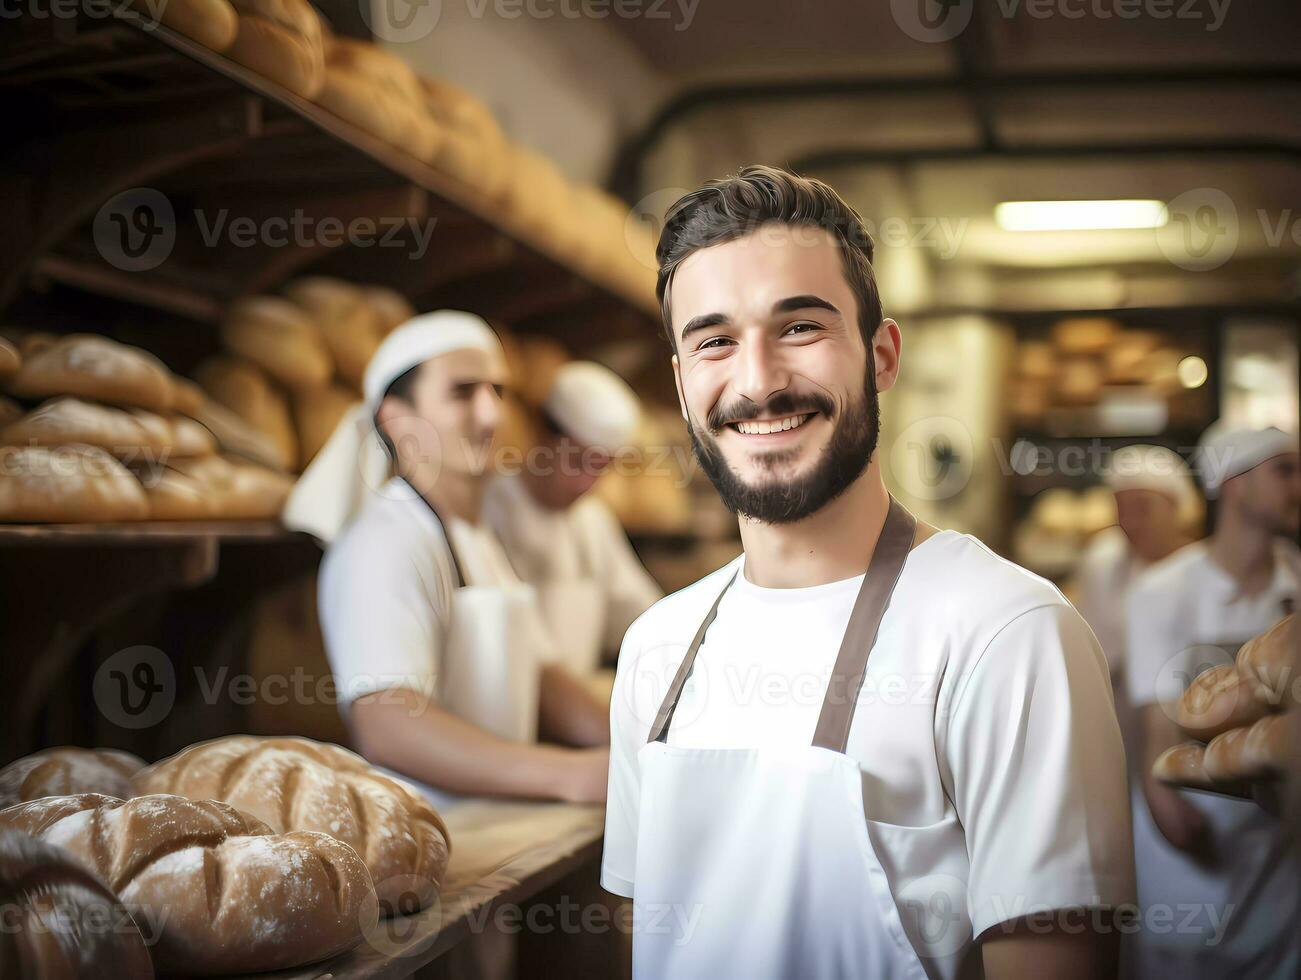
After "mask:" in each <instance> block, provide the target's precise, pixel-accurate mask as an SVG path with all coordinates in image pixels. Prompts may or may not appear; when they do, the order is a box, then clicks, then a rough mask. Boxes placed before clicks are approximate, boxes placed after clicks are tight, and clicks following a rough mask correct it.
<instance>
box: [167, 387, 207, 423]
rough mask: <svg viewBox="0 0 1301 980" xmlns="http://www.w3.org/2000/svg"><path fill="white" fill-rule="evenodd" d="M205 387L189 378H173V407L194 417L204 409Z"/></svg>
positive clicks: (183, 413)
mask: <svg viewBox="0 0 1301 980" xmlns="http://www.w3.org/2000/svg"><path fill="white" fill-rule="evenodd" d="M203 398H204V396H203V389H202V388H200V387H199V386H198V385H197V384H195V383H194V382H193V381H191V380H190V379H189V378H177V377H173V378H172V408H174V409H176V411H178V412H180V413H181V414H182V415H189V416H190V417H192V418H193V417H194V416H196V415H198V414H199V413H200V412H202V411H203Z"/></svg>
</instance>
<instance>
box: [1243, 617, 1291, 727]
mask: <svg viewBox="0 0 1301 980" xmlns="http://www.w3.org/2000/svg"><path fill="white" fill-rule="evenodd" d="M1298 641H1301V637H1297V636H1296V613H1292V614H1291V615H1290V616H1285V617H1284V618H1283V619H1280V620H1279V621H1278V622H1277V623H1275V624H1274V625H1273V626H1272V627H1270V628H1269V629H1268V630H1266V631H1265V632H1264V633H1262V634H1260V636H1257V637H1254V638H1252V639H1251V640H1249V641H1247V642H1246V643H1244V644H1243V645H1242V649H1240V650H1239V651H1238V661H1237V662H1238V672H1239V673H1240V674H1242V675H1243V676H1244V677H1245V678H1246V679H1247V681H1248V682H1249V683H1250V685H1251V687H1252V689H1253V691H1254V693H1255V695H1256V696H1257V697H1258V698H1259V699H1261V700H1264V701H1269V702H1270V703H1271V704H1278V705H1280V706H1281V707H1284V708H1291V707H1301V705H1298V704H1296V701H1295V696H1294V695H1293V694H1292V691H1293V690H1294V689H1293V687H1292V684H1293V683H1294V682H1295V680H1296V677H1297V675H1296V671H1297V669H1298V667H1301V658H1299V657H1298V656H1297V643H1298Z"/></svg>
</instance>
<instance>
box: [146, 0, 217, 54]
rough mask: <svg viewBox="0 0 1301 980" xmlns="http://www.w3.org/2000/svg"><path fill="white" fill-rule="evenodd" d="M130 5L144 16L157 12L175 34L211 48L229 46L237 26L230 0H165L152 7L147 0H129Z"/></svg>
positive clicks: (159, 17) (215, 49) (155, 14)
mask: <svg viewBox="0 0 1301 980" xmlns="http://www.w3.org/2000/svg"><path fill="white" fill-rule="evenodd" d="M131 6H132V7H133V8H135V9H136V10H137V11H139V12H140V13H141V14H144V15H145V16H146V17H154V16H157V17H158V19H159V20H161V21H162V22H163V23H164V24H166V25H167V26H168V27H170V28H171V29H172V30H174V31H176V32H177V33H178V34H184V35H185V36H186V37H188V38H190V39H191V40H194V41H198V42H199V43H200V44H202V45H203V46H204V47H205V48H211V49H212V50H213V51H225V50H226V49H227V48H228V47H230V46H231V44H232V43H233V42H234V40H235V34H236V32H237V31H238V29H239V17H238V16H237V15H236V13H235V8H234V7H232V6H231V5H230V0H167V2H166V3H165V4H159V5H157V6H156V7H151V6H150V4H149V2H148V0H131Z"/></svg>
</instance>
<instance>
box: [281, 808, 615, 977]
mask: <svg viewBox="0 0 1301 980" xmlns="http://www.w3.org/2000/svg"><path fill="white" fill-rule="evenodd" d="M443 817H444V819H445V820H446V821H447V828H448V831H449V832H450V833H451V837H452V857H451V863H450V864H449V866H448V869H447V880H446V881H445V882H444V885H443V892H442V896H441V899H440V901H439V902H438V903H436V904H435V905H434V906H433V907H431V908H428V909H425V910H423V911H421V912H419V913H417V914H415V915H409V916H401V917H398V918H395V919H390V920H386V921H384V922H381V923H380V924H379V926H378V927H377V928H376V929H375V930H374V931H373V932H372V933H371V934H370V935H369V936H368V937H367V939H366V940H365V941H363V942H362V944H361V945H360V946H358V947H356V948H355V949H353V950H351V951H350V952H348V953H344V954H343V955H342V956H338V957H335V958H334V959H332V960H326V961H325V962H323V963H316V964H313V965H311V966H306V967H300V968H298V969H295V970H283V971H279V972H276V973H268V974H261V976H262V977H263V978H265V980H318V978H319V980H325V978H330V980H359V978H362V977H365V978H368V980H373V978H388V977H406V976H410V975H411V974H412V973H414V972H415V971H416V970H418V969H420V968H421V967H423V966H425V965H426V964H429V963H432V962H433V961H434V960H436V959H438V958H439V957H440V956H442V955H443V954H444V953H446V952H447V951H448V950H449V949H451V948H452V947H453V946H455V945H457V944H458V943H460V942H462V941H464V940H465V939H467V938H468V937H470V936H471V935H472V934H474V933H476V932H481V931H484V930H485V929H486V928H489V927H490V923H492V922H493V920H494V918H495V917H497V916H498V915H499V914H500V915H501V917H502V918H503V919H506V918H508V917H507V916H506V915H505V913H507V912H510V913H514V912H516V911H517V910H515V909H510V908H508V906H510V905H512V904H518V905H520V906H523V905H524V904H525V903H527V901H528V900H529V899H530V898H532V897H533V896H535V895H537V894H538V893H539V892H540V891H542V890H544V889H545V888H547V887H548V886H550V885H552V884H554V883H555V882H557V881H559V880H560V879H561V878H563V877H565V876H566V875H568V874H570V873H571V872H573V871H575V870H576V869H578V868H580V867H582V866H584V865H589V864H590V865H594V864H595V863H596V862H597V861H598V860H599V859H600V854H601V835H602V832H603V831H604V824H605V810H604V808H603V807H599V806H577V805H572V804H566V803H507V802H501V801H487V800H484V801H478V800H476V801H470V802H466V803H462V804H459V805H457V806H454V807H450V808H448V809H447V810H446V811H445V812H444V813H443ZM504 907H506V908H504ZM509 919H510V921H514V922H517V923H518V922H519V921H520V917H519V915H513V916H511V917H509Z"/></svg>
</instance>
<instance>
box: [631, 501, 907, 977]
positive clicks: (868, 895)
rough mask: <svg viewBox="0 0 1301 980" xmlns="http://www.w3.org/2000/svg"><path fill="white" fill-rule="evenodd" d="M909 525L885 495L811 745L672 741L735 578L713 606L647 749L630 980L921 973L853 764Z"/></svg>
mask: <svg viewBox="0 0 1301 980" xmlns="http://www.w3.org/2000/svg"><path fill="white" fill-rule="evenodd" d="M915 526H916V522H915V520H914V519H913V517H912V515H910V514H909V513H908V512H907V511H906V510H905V509H904V508H903V507H902V506H901V505H900V504H899V503H898V502H897V501H895V500H893V499H892V500H891V502H890V511H889V514H888V515H887V518H886V522H885V527H884V528H883V530H882V532H881V538H880V540H879V541H878V542H877V546H876V550H875V552H874V554H873V555H872V561H871V565H870V567H869V568H868V571H867V574H866V576H864V579H863V586H862V589H861V590H860V592H859V594H858V598H857V600H856V601H855V604H854V609H853V612H852V613H851V615H850V618H849V624H848V626H847V628H846V630H845V637H844V640H843V641H842V642H841V646H840V653H839V655H838V657H837V659H836V665H835V670H834V671H833V673H832V677H831V681H830V683H829V685H828V688H827V693H826V695H825V698H824V700H823V704H822V712H821V714H820V715H819V717H818V724H817V728H816V730H815V732H814V737H813V744H812V745H810V746H792V747H790V748H789V749H782V750H772V749H763V750H758V749H685V748H675V747H671V746H669V745H668V744H667V735H668V726H669V723H670V722H671V721H672V717H673V712H674V710H675V709H676V707H677V702H678V698H679V696H680V695H681V693H682V687H683V685H684V684H685V683H686V680H687V677H688V676H689V675H690V673H691V668H692V664H693V663H694V661H695V657H696V653H697V651H699V649H700V645H701V643H702V642H703V640H704V636H705V631H706V630H707V629H708V628H709V625H710V623H712V622H713V620H714V617H715V615H716V614H717V612H718V605H719V603H720V602H721V601H722V598H723V594H726V592H727V589H728V587H730V586H731V584H732V581H731V580H729V582H728V584H727V586H725V587H724V588H723V593H722V594H720V595H719V597H718V599H717V600H715V602H714V606H713V608H712V609H710V611H709V615H708V616H706V617H705V621H704V622H703V623H702V624H701V625H700V628H699V630H697V632H696V636H695V638H694V639H693V640H692V642H691V646H690V647H689V648H688V650H687V654H686V656H685V657H684V658H683V661H682V664H681V665H680V666H679V668H678V672H677V674H676V676H675V677H674V679H673V683H672V684H671V685H670V686H669V690H668V693H667V694H666V695H665V698H664V703H663V705H662V706H661V708H660V711H659V715H658V716H657V717H656V719H655V724H654V725H652V726H651V731H650V736H649V738H648V740H647V743H646V745H645V746H643V747H642V749H641V750H640V752H639V753H638V766H639V769H640V772H641V783H642V786H641V810H640V816H639V820H638V832H637V862H636V877H635V879H634V880H635V882H636V884H635V886H634V887H635V896H634V901H633V907H634V929H633V976H634V978H636V980H670V978H671V980H695V978H700V980H716V978H718V977H745V978H747V980H760V978H815V980H821V978H828V977H831V978H835V977H845V978H860V977H872V978H874V980H880V978H895V977H898V978H909V980H922V978H924V977H925V976H926V974H925V971H924V970H923V968H922V965H921V961H920V960H919V959H918V957H917V954H916V952H915V951H914V949H913V947H912V945H911V944H910V943H909V941H908V938H907V936H906V934H905V932H904V928H903V924H902V922H901V921H900V916H899V912H898V910H897V907H896V905H895V902H894V898H893V896H892V895H891V893H890V887H889V883H888V881H887V880H886V874H885V871H884V869H883V868H882V866H881V862H880V861H879V860H878V859H877V857H876V853H875V851H874V850H873V847H872V842H871V840H870V838H869V837H868V832H867V822H866V819H865V817H864V815H863V795H862V793H863V790H862V780H861V776H860V772H859V767H858V763H857V762H855V761H854V760H853V759H851V758H850V757H849V756H847V755H846V754H845V745H846V742H847V740H848V737H849V728H850V724H851V722H852V721H853V716H854V708H855V705H856V702H857V699H858V691H859V689H860V687H861V686H862V683H863V675H864V672H865V670H866V666H867V658H868V655H869V654H870V652H871V648H872V646H873V644H874V642H875V640H876V634H877V628H878V627H879V626H880V623H881V618H882V616H883V615H884V614H885V609H886V606H887V605H888V603H889V599H890V594H891V593H892V592H893V591H894V587H895V584H896V583H897V582H898V580H899V575H900V573H901V572H902V570H903V565H904V561H905V560H906V558H907V556H908V551H909V549H910V548H911V546H912V540H913V532H914V528H915ZM735 577H736V576H735V575H733V577H732V578H733V580H734V579H735Z"/></svg>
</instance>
